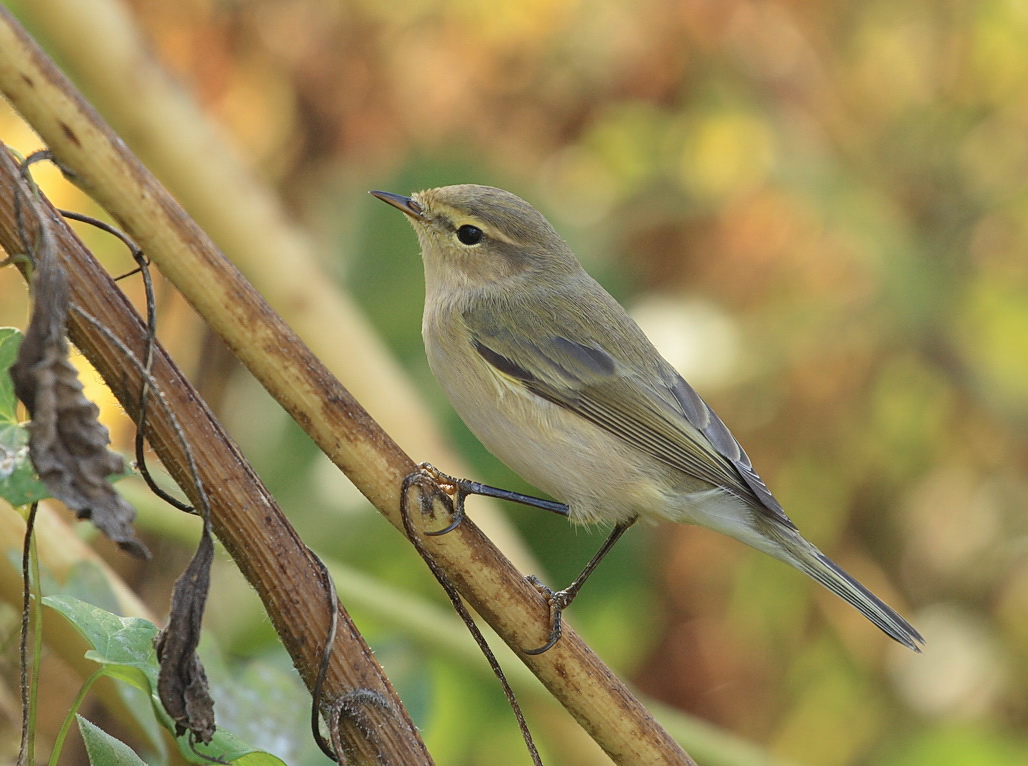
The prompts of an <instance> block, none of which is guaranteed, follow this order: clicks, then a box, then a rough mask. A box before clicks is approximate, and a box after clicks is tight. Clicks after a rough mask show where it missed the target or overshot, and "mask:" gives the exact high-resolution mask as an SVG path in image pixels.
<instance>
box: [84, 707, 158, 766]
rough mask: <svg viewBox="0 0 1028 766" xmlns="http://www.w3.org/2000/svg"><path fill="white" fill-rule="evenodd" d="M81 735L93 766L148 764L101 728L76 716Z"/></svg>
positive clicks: (135, 765)
mask: <svg viewBox="0 0 1028 766" xmlns="http://www.w3.org/2000/svg"><path fill="white" fill-rule="evenodd" d="M75 718H76V720H77V721H78V724H79V733H80V734H81V735H82V741H83V742H85V743H86V754H87V755H88V756H89V762H90V763H91V764H93V766H146V763H145V762H144V761H143V760H142V759H141V758H140V757H139V756H138V755H136V754H135V753H134V752H133V751H132V748H130V747H129V746H128V745H126V744H125V743H124V742H122V741H121V740H120V739H116V738H114V737H112V736H111V735H110V734H108V733H107V732H105V731H104V730H103V729H101V728H100V727H99V726H96V725H95V724H92V723H90V722H89V721H87V720H86V719H85V718H83V717H82V716H80V715H77V716H75Z"/></svg>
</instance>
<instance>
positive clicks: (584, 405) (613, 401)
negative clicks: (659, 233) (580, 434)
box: [465, 315, 793, 527]
mask: <svg viewBox="0 0 1028 766" xmlns="http://www.w3.org/2000/svg"><path fill="white" fill-rule="evenodd" d="M465 319H466V320H469V321H468V322H467V324H468V328H469V330H470V331H471V335H472V338H473V341H472V342H473V343H474V347H475V350H476V351H477V352H478V354H479V355H480V356H481V357H482V358H483V359H484V360H485V361H486V362H488V363H489V364H490V365H491V366H492V367H493V368H494V369H495V370H496V371H497V372H499V373H500V374H502V375H503V376H504V377H506V378H507V379H509V380H512V381H515V382H516V383H517V384H520V385H522V386H524V388H526V389H527V390H528V391H531V392H532V393H534V394H535V395H537V396H539V397H541V398H543V399H546V400H547V401H549V402H552V403H554V404H556V405H558V406H560V407H564V408H565V409H567V410H570V411H571V412H574V413H575V414H577V415H579V416H581V417H583V418H585V419H586V420H589V421H590V422H592V423H594V424H596V425H598V426H599V427H601V428H603V429H604V430H606V431H608V432H609V433H611V434H613V435H614V436H616V437H618V438H619V439H623V440H624V441H626V442H628V443H629V444H631V445H633V446H634V447H636V448H638V449H640V450H642V451H643V452H646V453H648V454H650V455H652V456H653V457H654V458H656V459H657V460H659V461H661V462H662V463H665V464H666V465H668V466H671V467H672V468H677V469H678V470H680V471H682V472H684V473H686V474H688V475H690V476H693V477H695V478H697V479H700V480H702V481H705V482H707V483H709V484H711V485H713V486H716V487H724V488H725V489H727V490H728V491H729V492H731V493H732V494H734V495H736V496H737V497H739V498H740V499H742V500H744V501H745V502H747V503H748V504H749V505H751V506H752V507H753V508H755V509H757V510H758V511H760V512H762V513H764V514H765V515H767V516H769V517H771V518H773V519H775V520H776V521H778V522H780V523H783V524H786V525H787V526H790V527H792V526H793V524H792V522H791V521H790V520H789V517H788V516H786V514H785V511H784V510H782V507H781V505H780V504H779V503H778V501H777V500H776V499H775V498H774V496H773V495H772V494H771V492H770V490H768V488H767V486H766V485H765V484H764V482H763V481H762V480H761V479H760V477H759V476H758V475H757V473H756V472H755V471H754V470H753V465H752V463H751V462H750V459H749V457H748V456H747V455H746V452H745V451H744V450H743V448H742V446H741V445H740V444H739V442H738V441H737V440H736V439H735V437H734V436H732V434H731V432H730V431H729V430H728V428H727V426H725V424H724V423H723V422H721V419H720V418H719V417H718V416H717V415H716V414H715V413H714V411H713V410H712V409H711V408H710V407H709V406H708V405H707V403H706V402H704V401H703V399H701V398H700V396H699V394H697V393H696V392H695V391H694V390H693V388H692V387H691V386H690V385H689V384H688V383H686V382H685V380H684V379H683V378H682V376H681V375H679V374H678V373H677V372H675V370H674V368H672V367H671V366H670V365H669V364H668V363H667V362H665V361H664V360H663V358H661V357H660V355H659V353H658V352H657V351H656V350H655V349H652V346H650V344H649V341H648V340H647V339H646V338H645V336H644V335H643V334H642V332H641V331H640V330H639V329H638V328H637V327H635V326H634V324H633V325H632V327H631V328H630V329H631V332H632V334H633V335H634V336H635V340H636V341H637V342H638V341H639V340H641V341H642V342H643V343H644V344H645V348H646V349H647V350H650V352H651V353H650V354H647V355H646V357H645V361H643V362H642V363H643V364H646V363H648V364H649V366H650V367H651V368H652V369H650V370H647V371H646V373H647V374H645V375H643V374H640V373H637V372H634V371H633V369H635V368H637V367H638V365H632V366H629V365H626V364H625V363H624V361H622V359H624V354H625V351H624V350H623V349H620V348H617V347H615V346H614V345H613V344H611V343H610V342H607V343H606V344H605V345H606V347H604V346H603V345H602V344H599V343H596V342H583V341H581V340H580V338H581V337H582V333H580V332H576V331H575V330H576V328H575V326H574V325H575V323H574V322H573V321H572V322H570V323H569V324H566V325H564V326H562V327H560V331H559V332H552V333H542V334H541V338H536V339H535V340H532V341H529V340H527V339H526V338H525V337H524V336H521V335H519V336H518V337H517V340H516V341H515V339H514V336H513V335H512V334H511V333H510V331H509V330H506V329H504V328H498V327H496V326H495V325H494V324H493V323H491V322H476V321H475V320H474V317H472V316H469V315H465ZM575 336H578V338H576V337H575ZM619 356H621V357H622V359H619Z"/></svg>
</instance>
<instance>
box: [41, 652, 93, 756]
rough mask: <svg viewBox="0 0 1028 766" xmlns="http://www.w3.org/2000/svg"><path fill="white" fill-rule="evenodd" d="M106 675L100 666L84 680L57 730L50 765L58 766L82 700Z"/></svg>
mask: <svg viewBox="0 0 1028 766" xmlns="http://www.w3.org/2000/svg"><path fill="white" fill-rule="evenodd" d="M104 675H105V673H104V669H103V668H100V669H98V670H97V671H96V672H95V673H93V675H91V676H90V677H89V678H87V679H86V680H85V681H84V682H83V684H82V688H81V689H79V693H78V694H77V695H76V696H75V699H74V701H73V702H72V703H71V707H70V708H69V709H68V714H67V715H66V716H65V717H64V723H62V724H61V730H60V731H59V732H57V739H55V740H54V749H53V752H52V753H50V764H49V766H57V764H58V762H59V760H60V757H61V749H62V748H63V747H64V738H65V737H67V736H68V732H69V731H70V730H71V724H72V722H73V721H74V720H75V714H76V713H77V712H78V709H79V708H80V707H82V701H83V700H84V699H85V698H86V694H88V693H89V689H90V687H91V686H92V685H93V684H95V683H96V682H97V680H98V679H100V678H103V676H104Z"/></svg>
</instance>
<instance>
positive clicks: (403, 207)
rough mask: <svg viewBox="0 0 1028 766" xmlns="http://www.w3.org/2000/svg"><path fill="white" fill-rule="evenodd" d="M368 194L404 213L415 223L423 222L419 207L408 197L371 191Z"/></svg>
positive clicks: (423, 218)
mask: <svg viewBox="0 0 1028 766" xmlns="http://www.w3.org/2000/svg"><path fill="white" fill-rule="evenodd" d="M368 194H370V195H371V196H373V197H378V198H379V199H380V200H382V201H383V202H388V203H389V204H390V205H392V206H393V207H395V208H396V209H397V210H399V211H400V212H401V213H406V214H407V215H409V216H410V217H411V218H413V219H414V220H415V221H424V220H425V216H424V215H423V214H422V211H421V205H419V204H418V203H417V202H415V201H414V200H412V199H411V198H410V197H403V196H401V195H399V194H392V193H391V192H384V191H373V192H368Z"/></svg>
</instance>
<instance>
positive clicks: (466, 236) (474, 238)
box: [457, 223, 482, 245]
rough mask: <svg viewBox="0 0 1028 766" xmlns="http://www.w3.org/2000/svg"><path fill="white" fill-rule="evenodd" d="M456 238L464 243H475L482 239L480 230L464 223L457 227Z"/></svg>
mask: <svg viewBox="0 0 1028 766" xmlns="http://www.w3.org/2000/svg"><path fill="white" fill-rule="evenodd" d="M457 239H459V240H460V241H461V242H462V243H463V244H465V245H477V244H478V243H479V242H481V241H482V230H481V229H480V228H478V227H477V226H472V225H471V224H468V223H466V224H464V225H463V226H461V227H460V228H459V229H457Z"/></svg>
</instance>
